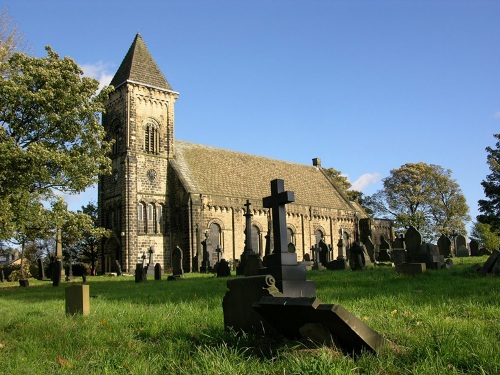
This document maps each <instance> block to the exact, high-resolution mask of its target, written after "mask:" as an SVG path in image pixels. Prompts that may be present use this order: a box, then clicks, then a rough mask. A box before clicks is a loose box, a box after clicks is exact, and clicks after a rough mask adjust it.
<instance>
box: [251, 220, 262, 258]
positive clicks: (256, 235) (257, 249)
mask: <svg viewBox="0 0 500 375" xmlns="http://www.w3.org/2000/svg"><path fill="white" fill-rule="evenodd" d="M252 250H253V252H254V253H257V254H260V255H262V249H261V246H260V229H259V228H258V227H257V226H256V225H253V224H252Z"/></svg>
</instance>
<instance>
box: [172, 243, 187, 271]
mask: <svg viewBox="0 0 500 375" xmlns="http://www.w3.org/2000/svg"><path fill="white" fill-rule="evenodd" d="M182 258H183V255H182V249H181V248H180V247H179V246H176V247H175V249H174V251H172V274H173V276H174V277H181V276H182V275H184V270H183V268H182Z"/></svg>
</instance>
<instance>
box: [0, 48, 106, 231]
mask: <svg viewBox="0 0 500 375" xmlns="http://www.w3.org/2000/svg"><path fill="white" fill-rule="evenodd" d="M46 51H47V56H46V57H42V58H35V57H29V56H27V55H26V54H23V53H14V54H12V55H11V56H10V57H9V58H8V59H7V61H6V62H0V64H1V65H0V72H8V73H3V74H1V75H0V125H1V126H0V238H10V237H11V236H12V235H14V233H15V232H17V233H19V227H18V226H19V225H22V220H21V218H20V217H16V216H18V212H20V211H21V210H22V207H20V204H19V202H21V201H26V202H30V203H32V204H34V205H35V206H36V205H37V204H38V203H40V202H42V201H45V202H52V201H55V200H57V191H60V192H65V193H70V194H71V193H79V192H82V191H83V190H85V189H86V188H87V187H89V186H91V185H93V184H94V183H95V182H97V178H98V175H101V174H109V173H110V171H111V162H110V159H109V158H108V157H107V154H108V152H109V150H110V143H109V142H106V141H105V140H104V139H105V138H104V137H105V131H104V128H103V126H102V125H101V124H100V113H101V112H103V111H104V100H105V99H106V98H107V96H108V95H109V92H110V90H111V89H112V88H111V87H106V88H105V89H103V90H101V92H98V88H99V82H98V81H97V80H94V79H91V78H88V77H84V76H83V71H82V70H81V69H80V68H79V67H78V65H77V64H76V63H75V62H74V61H73V60H72V59H71V58H68V57H65V58H63V59H60V58H59V56H58V55H57V53H55V52H54V51H53V50H52V49H51V48H50V47H46Z"/></svg>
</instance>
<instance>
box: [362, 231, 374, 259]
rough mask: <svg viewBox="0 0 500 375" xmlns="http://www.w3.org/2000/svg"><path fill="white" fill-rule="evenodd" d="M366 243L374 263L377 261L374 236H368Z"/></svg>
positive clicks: (369, 255) (367, 250)
mask: <svg viewBox="0 0 500 375" xmlns="http://www.w3.org/2000/svg"><path fill="white" fill-rule="evenodd" d="M364 244H365V248H366V252H367V254H368V257H369V258H370V261H371V262H372V263H375V244H374V243H373V240H372V237H371V236H368V237H367V238H366V240H365V242H364Z"/></svg>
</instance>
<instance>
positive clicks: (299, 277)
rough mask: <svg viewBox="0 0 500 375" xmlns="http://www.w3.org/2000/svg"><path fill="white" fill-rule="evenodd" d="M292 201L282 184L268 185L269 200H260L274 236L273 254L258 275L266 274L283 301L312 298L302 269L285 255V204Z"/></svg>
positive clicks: (312, 289)
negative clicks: (270, 214) (285, 299)
mask: <svg viewBox="0 0 500 375" xmlns="http://www.w3.org/2000/svg"><path fill="white" fill-rule="evenodd" d="M294 200H295V197H294V193H293V192H292V191H285V182H284V181H283V180H280V179H276V180H273V181H271V196H269V197H266V198H264V199H263V200H262V203H263V206H264V207H265V208H270V209H271V212H272V224H273V225H272V227H273V236H274V241H273V243H274V249H273V253H272V254H269V255H267V256H266V257H265V258H264V268H262V269H260V271H259V272H260V274H261V275H266V274H270V275H272V276H273V277H274V278H275V280H276V287H277V288H278V290H280V292H281V293H283V295H285V296H287V297H298V296H312V295H316V286H315V283H314V281H308V280H306V268H305V267H304V266H301V265H298V263H297V254H296V253H289V252H288V246H287V245H288V243H287V232H286V208H285V204H287V203H291V202H293V201H294Z"/></svg>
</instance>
